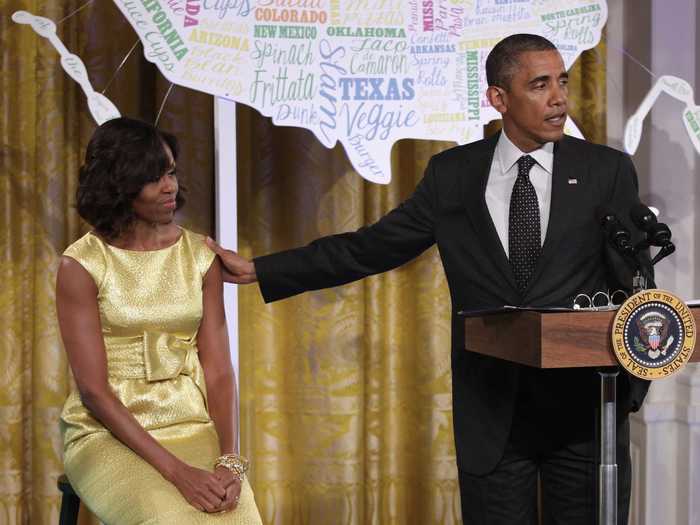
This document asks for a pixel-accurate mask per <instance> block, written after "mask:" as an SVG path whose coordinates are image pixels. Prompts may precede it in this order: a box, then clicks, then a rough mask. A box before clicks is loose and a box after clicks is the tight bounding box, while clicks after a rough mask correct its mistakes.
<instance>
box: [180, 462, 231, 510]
mask: <svg viewBox="0 0 700 525" xmlns="http://www.w3.org/2000/svg"><path fill="white" fill-rule="evenodd" d="M168 478H169V481H170V482H171V483H172V484H173V485H175V487H176V488H177V489H178V490H179V491H180V494H182V496H183V497H184V498H185V499H186V500H187V501H188V502H189V504H190V505H192V506H193V507H195V508H197V509H199V510H201V511H202V512H225V511H229V510H233V509H235V508H236V506H237V505H238V499H239V498H240V494H241V480H240V479H239V478H238V477H237V476H236V474H235V473H234V472H231V471H230V470H228V469H227V468H225V467H217V468H216V470H215V471H214V473H211V472H208V471H206V470H202V469H199V468H197V467H192V466H190V465H188V464H186V463H181V462H180V463H179V464H178V465H177V467H175V468H174V469H173V471H172V473H171V474H170V475H169V476H168Z"/></svg>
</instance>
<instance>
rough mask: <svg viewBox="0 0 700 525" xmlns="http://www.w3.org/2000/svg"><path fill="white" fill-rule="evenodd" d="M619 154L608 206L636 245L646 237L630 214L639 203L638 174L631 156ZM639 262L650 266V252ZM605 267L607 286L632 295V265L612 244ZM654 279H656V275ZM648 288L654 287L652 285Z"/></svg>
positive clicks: (645, 253) (644, 253)
mask: <svg viewBox="0 0 700 525" xmlns="http://www.w3.org/2000/svg"><path fill="white" fill-rule="evenodd" d="M617 154H618V165H617V169H616V172H615V176H614V177H613V179H612V187H611V188H610V202H609V203H608V205H609V207H610V208H611V209H612V210H614V211H615V212H616V214H617V217H618V219H619V220H620V221H621V222H622V223H623V224H624V225H625V226H626V227H627V229H628V230H629V231H630V232H631V234H632V242H633V244H636V243H637V242H639V241H640V240H642V238H643V235H644V234H643V233H642V232H641V231H640V230H639V229H638V228H637V227H636V226H634V224H633V223H632V221H631V219H630V211H631V210H632V208H633V207H634V206H635V205H637V204H639V202H640V201H639V182H638V180H637V172H636V170H635V169H634V164H633V163H632V159H631V158H630V156H629V155H627V154H626V153H622V152H617ZM639 258H640V260H642V261H643V262H646V263H647V264H649V266H650V257H649V250H644V251H643V252H642V253H640V254H639ZM606 263H607V268H608V285H609V286H610V289H611V290H626V291H627V292H630V291H631V289H632V276H633V275H634V271H633V270H632V267H631V264H630V263H629V262H626V261H624V260H623V258H622V257H621V256H620V255H619V254H617V253H616V252H615V250H614V249H612V247H610V245H609V244H608V245H607V246H606ZM651 277H653V272H652V275H651ZM648 284H649V285H653V281H652V282H651V283H648Z"/></svg>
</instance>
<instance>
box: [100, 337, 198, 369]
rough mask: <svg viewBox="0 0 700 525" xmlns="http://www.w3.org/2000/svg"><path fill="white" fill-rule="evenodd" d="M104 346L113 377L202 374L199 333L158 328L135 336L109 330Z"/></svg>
mask: <svg viewBox="0 0 700 525" xmlns="http://www.w3.org/2000/svg"><path fill="white" fill-rule="evenodd" d="M105 346H106V349H107V363H108V373H109V375H110V376H111V377H117V378H125V379H139V378H145V379H146V380H147V381H163V380H165V379H174V378H175V377H177V376H179V375H181V374H182V375H188V376H198V375H200V374H201V366H199V360H198V358H197V346H196V334H194V335H192V336H191V337H189V338H184V337H182V336H178V335H175V334H172V333H168V332H156V331H144V332H143V334H142V335H138V336H132V337H114V336H109V335H108V334H107V335H106V337H105ZM195 379H199V378H195Z"/></svg>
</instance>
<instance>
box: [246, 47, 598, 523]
mask: <svg viewBox="0 0 700 525" xmlns="http://www.w3.org/2000/svg"><path fill="white" fill-rule="evenodd" d="M604 56H605V47H604V43H602V44H601V45H600V46H599V47H598V48H596V49H594V50H591V51H590V52H586V53H584V54H583V56H582V57H581V58H580V59H579V61H578V63H577V64H576V65H575V66H574V67H573V68H572V71H571V90H570V92H571V94H572V104H571V105H572V116H573V118H574V120H575V121H576V122H577V124H578V125H579V127H580V128H581V129H582V131H583V133H584V135H586V136H587V137H589V138H590V139H591V140H593V141H596V142H605V137H606V133H605V62H604V58H603V57H604ZM238 141H239V144H238V147H239V172H238V177H239V179H238V188H239V199H238V206H239V247H240V251H241V253H242V254H243V255H244V256H247V257H251V256H255V255H262V254H266V253H270V252H274V251H277V250H281V249H286V248H292V247H295V246H299V245H302V244H305V243H307V242H310V241H311V240H313V239H315V238H317V237H318V236H321V235H328V234H332V233H338V232H342V231H348V230H354V229H356V228H359V227H360V226H362V225H364V224H368V223H371V222H374V221H376V220H377V219H379V218H380V217H381V216H382V215H384V214H385V213H386V212H387V211H389V210H390V209H392V208H394V207H395V206H397V205H398V204H399V203H400V202H401V201H402V200H404V199H405V198H407V197H408V196H409V195H410V194H411V192H412V191H413V188H414V187H415V185H416V183H417V182H418V181H419V180H420V178H421V177H422V170H423V168H424V167H425V166H426V164H427V161H428V159H429V158H430V156H431V155H433V154H435V153H437V152H438V151H441V150H443V149H445V148H447V147H450V146H452V144H450V143H439V142H430V141H413V140H405V141H401V142H399V143H398V144H397V145H396V146H394V149H393V151H392V182H391V183H390V184H388V185H386V186H380V185H376V184H371V183H367V182H364V181H363V180H362V179H361V178H360V176H359V175H357V174H356V172H355V171H354V170H353V169H352V167H351V165H350V164H349V163H348V161H347V158H346V155H345V153H344V151H343V149H342V148H341V147H340V146H337V147H336V148H335V149H333V150H327V149H325V148H324V147H323V146H321V145H320V144H319V142H318V141H317V140H316V139H315V138H314V137H313V135H312V134H311V133H310V132H308V131H303V130H298V129H292V128H277V127H274V126H272V125H271V123H270V121H269V119H265V118H261V117H260V116H259V115H258V114H257V113H256V112H254V111H252V110H248V109H247V108H244V107H241V109H240V111H239V124H238ZM239 290H240V291H239V297H240V312H241V313H240V346H241V379H240V382H241V416H242V421H241V426H242V443H243V448H244V451H245V452H247V453H248V454H249V455H250V456H252V458H253V460H254V468H253V472H252V480H253V487H254V489H255V493H256V498H257V501H258V504H259V506H260V509H261V513H262V516H263V520H264V521H265V523H268V524H271V525H272V524H274V525H282V524H285V525H301V524H318V525H321V524H327V523H333V524H334V525H336V524H337V525H359V524H368V525H369V524H372V525H379V524H381V525H390V524H397V525H398V524H409V523H425V524H435V525H437V524H440V525H447V524H454V523H460V522H461V518H460V500H459V486H458V482H457V469H456V463H455V453H454V443H453V434H452V415H451V411H452V403H451V372H450V317H449V316H450V302H449V295H448V291H447V285H446V281H445V278H444V275H443V271H442V266H441V263H440V259H439V255H438V253H437V250H436V249H435V248H432V249H430V250H428V251H427V252H426V253H424V254H423V255H422V256H420V257H419V258H417V259H416V260H415V261H413V262H411V263H409V264H407V265H405V266H404V267H402V268H400V269H398V270H395V271H393V272H389V273H386V274H383V275H379V276H374V277H370V278H368V279H366V280H364V281H361V282H357V283H353V284H349V285H346V286H343V287H339V288H335V289H331V290H323V291H318V292H312V293H307V294H303V295H300V296H296V297H294V298H291V299H288V300H285V301H281V302H276V303H272V304H271V305H265V304H263V302H262V299H261V297H260V293H259V291H258V287H257V286H247V287H240V289H239Z"/></svg>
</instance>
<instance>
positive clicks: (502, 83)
mask: <svg viewBox="0 0 700 525" xmlns="http://www.w3.org/2000/svg"><path fill="white" fill-rule="evenodd" d="M552 50H553V51H556V50H557V47H556V46H555V45H554V44H552V43H551V42H550V41H549V40H547V39H546V38H545V37H543V36H540V35H531V34H528V33H519V34H517V35H510V36H508V37H506V38H504V39H503V40H501V41H500V42H499V43H498V44H496V45H495V46H494V48H493V49H492V50H491V52H490V53H489V56H488V57H486V81H487V82H488V84H489V86H498V87H502V88H503V89H510V81H511V79H512V78H513V74H514V73H515V70H516V69H517V67H518V65H519V62H518V60H519V58H520V54H521V53H525V52H527V51H552Z"/></svg>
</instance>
